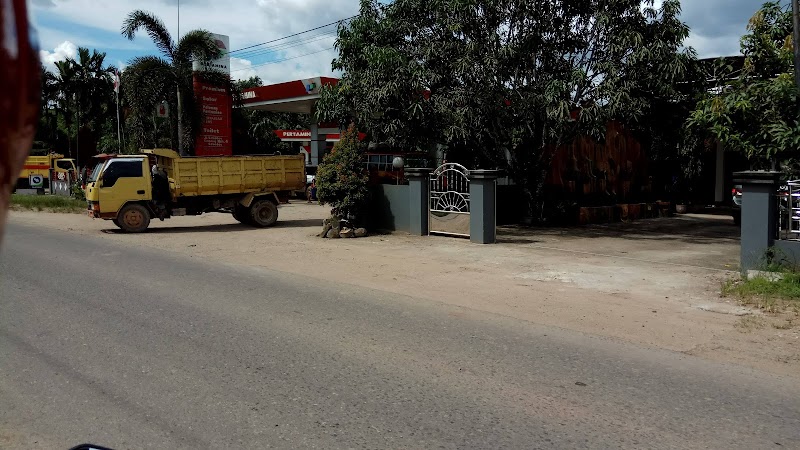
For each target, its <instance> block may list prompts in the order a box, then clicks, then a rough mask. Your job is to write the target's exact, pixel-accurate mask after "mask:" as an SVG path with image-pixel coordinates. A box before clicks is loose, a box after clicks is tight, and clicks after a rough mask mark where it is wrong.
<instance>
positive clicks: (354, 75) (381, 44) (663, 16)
mask: <svg viewBox="0 0 800 450" xmlns="http://www.w3.org/2000/svg"><path fill="white" fill-rule="evenodd" d="M679 14H680V4H679V2H678V1H677V0H666V1H664V2H663V3H662V4H661V6H660V7H659V8H656V7H654V5H653V1H652V0H647V1H645V2H644V5H643V2H641V1H640V0H592V1H587V2H575V1H570V0H469V1H463V0H398V1H395V2H393V3H391V4H382V3H381V2H378V1H377V0H362V1H361V10H360V15H359V16H358V17H357V18H355V19H353V20H352V21H350V22H349V23H348V24H346V25H342V26H340V28H339V31H338V38H337V41H336V47H337V48H338V50H339V57H338V58H337V59H335V60H334V62H333V66H334V68H335V69H338V70H342V71H344V75H343V77H342V80H341V81H340V83H339V84H338V86H337V87H335V88H331V89H328V90H325V91H324V92H323V95H322V100H321V102H320V105H319V106H318V118H320V119H323V120H325V119H332V118H337V119H343V118H344V117H352V118H354V119H355V121H356V123H357V124H358V126H359V127H360V128H362V129H364V130H365V131H368V132H370V133H371V134H372V135H373V137H374V138H375V139H377V140H380V141H385V142H388V143H390V144H394V145H397V146H402V147H406V148H414V147H418V148H426V147H428V146H430V145H431V144H433V143H440V144H446V145H447V146H448V147H449V149H448V159H460V160H462V161H465V162H467V163H468V164H469V165H471V166H473V167H474V166H477V165H480V166H491V167H497V168H501V169H505V170H507V171H508V172H509V174H510V175H511V176H512V177H513V178H514V180H515V181H516V182H517V184H518V185H519V186H520V187H521V189H522V191H523V192H524V194H525V198H526V200H527V204H528V207H529V211H530V212H531V213H533V212H534V210H535V209H537V208H536V207H537V206H540V202H539V200H540V199H541V193H542V187H543V183H544V179H545V173H546V171H547V170H548V169H549V166H550V163H551V161H552V157H553V154H554V150H555V149H556V148H557V147H558V146H560V145H561V144H564V143H567V142H570V141H571V140H572V139H574V138H575V136H577V135H578V134H581V133H586V134H590V135H593V136H596V137H598V138H602V137H603V131H604V130H605V125H606V123H607V121H608V120H609V119H614V118H619V119H623V120H625V121H626V122H635V121H637V120H638V119H639V118H640V117H641V116H642V115H643V114H644V113H645V112H646V110H647V109H648V108H649V106H650V104H651V101H652V99H653V98H656V97H657V98H666V97H670V96H672V95H674V94H675V93H676V86H677V84H678V83H679V82H681V81H682V80H683V78H684V76H685V75H686V72H687V68H688V66H689V64H691V61H692V60H693V58H694V54H693V52H692V51H691V50H690V49H684V48H683V41H684V40H685V38H686V37H687V36H688V27H687V26H686V25H685V24H684V23H682V22H681V21H680V20H679V18H678V16H679ZM451 155H452V156H451Z"/></svg>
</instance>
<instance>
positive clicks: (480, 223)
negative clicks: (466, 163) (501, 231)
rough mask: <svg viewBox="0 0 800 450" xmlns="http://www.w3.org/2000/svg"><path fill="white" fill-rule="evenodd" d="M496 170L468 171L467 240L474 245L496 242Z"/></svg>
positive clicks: (497, 173)
mask: <svg viewBox="0 0 800 450" xmlns="http://www.w3.org/2000/svg"><path fill="white" fill-rule="evenodd" d="M498 175H499V172H498V171H496V170H470V171H469V239H470V240H471V241H472V242H475V243H476V244H494V243H495V242H496V241H497V176H498Z"/></svg>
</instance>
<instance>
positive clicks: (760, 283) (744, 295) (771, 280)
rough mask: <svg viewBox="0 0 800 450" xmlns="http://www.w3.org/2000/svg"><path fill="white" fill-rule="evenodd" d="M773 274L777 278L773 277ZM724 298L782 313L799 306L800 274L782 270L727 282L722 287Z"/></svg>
mask: <svg viewBox="0 0 800 450" xmlns="http://www.w3.org/2000/svg"><path fill="white" fill-rule="evenodd" d="M775 274H777V275H779V276H775ZM722 295H723V296H724V297H736V298H738V299H739V300H740V301H741V302H742V303H744V304H747V305H752V306H756V307H758V308H760V309H763V310H765V311H768V312H782V311H785V310H786V309H787V307H793V308H794V309H797V307H798V305H800V273H798V272H795V271H791V270H787V269H783V270H780V271H776V272H770V275H764V276H755V277H752V278H750V279H744V278H742V279H737V280H729V281H727V282H725V283H723V285H722Z"/></svg>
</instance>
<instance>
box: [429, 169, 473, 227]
mask: <svg viewBox="0 0 800 450" xmlns="http://www.w3.org/2000/svg"><path fill="white" fill-rule="evenodd" d="M430 192H431V197H430V207H429V215H428V218H429V221H428V224H429V228H428V229H429V230H430V234H445V235H450V236H464V237H469V203H470V199H469V170H467V168H466V167H464V166H462V165H460V164H454V163H445V164H442V165H441V166H439V167H438V168H437V169H436V170H434V171H433V173H431V176H430Z"/></svg>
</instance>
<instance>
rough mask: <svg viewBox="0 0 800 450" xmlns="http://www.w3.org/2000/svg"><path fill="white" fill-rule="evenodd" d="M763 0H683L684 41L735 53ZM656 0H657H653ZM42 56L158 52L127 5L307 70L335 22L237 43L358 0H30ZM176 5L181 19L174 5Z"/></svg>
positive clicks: (262, 68) (277, 76) (295, 73)
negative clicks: (131, 33)
mask: <svg viewBox="0 0 800 450" xmlns="http://www.w3.org/2000/svg"><path fill="white" fill-rule="evenodd" d="M763 1H765V0H683V1H682V5H683V13H682V19H683V20H684V22H686V23H687V24H688V25H689V26H690V27H691V29H692V34H691V36H690V37H689V39H688V40H687V42H686V45H688V46H692V47H694V48H695V50H696V51H697V53H698V56H700V57H701V58H704V57H715V56H730V55H736V54H739V38H740V37H741V35H742V34H744V33H745V32H746V30H745V26H746V24H747V21H748V19H749V18H750V17H751V16H752V15H753V13H754V12H755V11H756V10H757V9H758V8H759V6H760V5H761V4H762V3H763ZM656 2H657V3H659V2H660V0H656ZM29 3H30V4H31V5H32V16H33V20H34V23H35V24H36V27H37V30H38V34H39V40H40V48H41V56H42V60H43V61H44V63H45V64H46V65H48V66H49V67H51V68H52V64H53V62H55V61H59V60H62V59H64V58H66V57H72V56H75V54H76V51H77V48H78V47H79V46H80V47H88V48H90V49H97V50H98V51H102V52H105V53H106V62H107V64H110V65H115V66H117V67H121V68H123V69H124V67H125V65H126V64H127V63H128V61H130V60H131V59H132V58H133V57H135V56H140V55H152V54H157V53H158V50H157V49H156V48H155V46H154V45H153V44H152V42H151V41H150V39H149V37H148V36H147V35H146V34H143V33H140V35H137V37H136V39H134V40H133V41H129V40H127V39H126V38H125V37H123V36H122V35H121V34H120V27H121V26H122V22H123V20H124V19H125V16H126V15H127V14H128V13H129V12H131V11H132V10H134V9H142V10H145V11H150V12H152V13H154V14H155V15H157V16H158V17H160V18H161V19H162V20H163V21H164V23H165V24H166V25H167V28H168V29H169V31H170V32H171V33H172V35H173V37H174V36H177V35H178V33H179V30H180V32H184V33H185V32H186V31H188V30H192V29H197V28H203V29H206V30H208V31H211V32H212V33H218V34H226V35H229V36H230V45H231V47H232V50H233V52H232V54H231V56H232V58H231V76H232V77H233V78H235V79H246V78H249V77H251V76H254V75H258V76H259V77H261V79H262V80H263V81H264V83H267V84H269V83H278V82H282V81H291V80H298V79H304V78H310V77H314V76H336V75H337V74H336V73H334V72H333V71H332V70H331V60H332V59H333V58H335V57H336V53H335V51H334V50H333V48H332V47H333V43H334V40H335V30H336V28H335V26H329V27H326V28H322V29H320V30H317V31H312V32H309V33H305V34H302V35H300V36H296V37H293V38H289V39H286V40H281V41H277V42H275V43H271V44H266V45H262V46H258V47H254V48H252V49H248V50H242V51H238V52H237V51H236V50H238V49H243V48H245V47H250V46H253V45H256V44H260V43H263V42H267V41H272V40H275V39H279V38H283V37H285V36H288V35H291V34H294V33H298V32H302V31H305V30H309V29H311V28H315V27H318V26H321V25H325V24H329V23H332V22H336V21H338V20H341V19H345V18H348V17H351V16H353V15H355V14H357V13H358V4H359V0H222V1H220V0H136V1H135V2H130V1H124V0H114V1H112V0H29ZM179 11H180V22H179V19H178V12H179Z"/></svg>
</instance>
